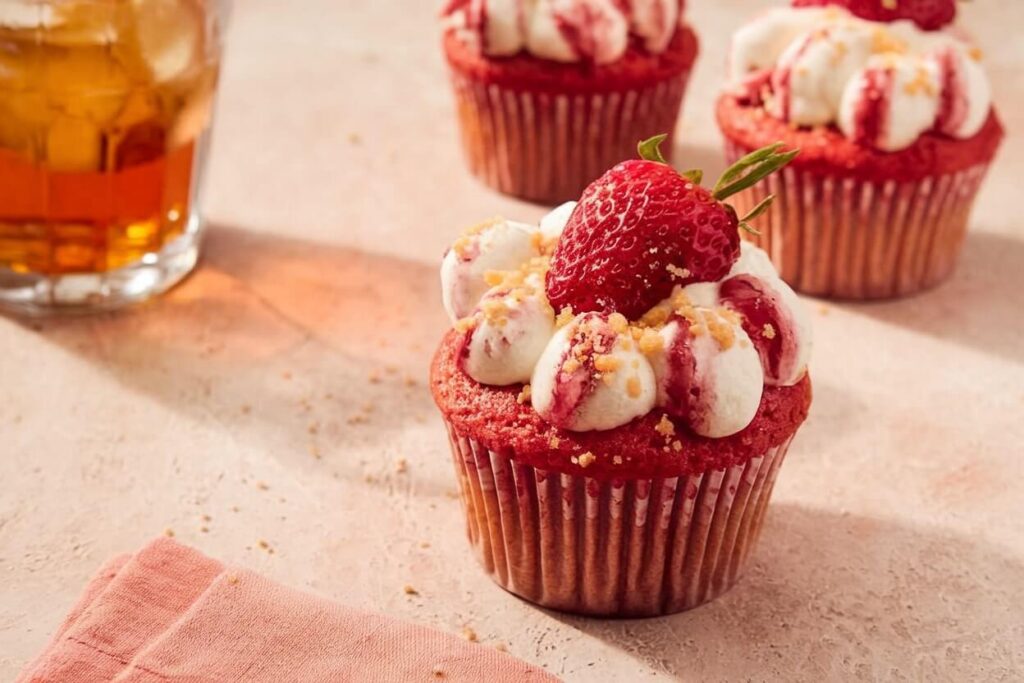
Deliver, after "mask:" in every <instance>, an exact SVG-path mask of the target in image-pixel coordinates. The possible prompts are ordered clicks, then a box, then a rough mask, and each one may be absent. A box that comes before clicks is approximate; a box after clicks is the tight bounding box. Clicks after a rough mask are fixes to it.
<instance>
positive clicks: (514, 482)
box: [448, 424, 792, 617]
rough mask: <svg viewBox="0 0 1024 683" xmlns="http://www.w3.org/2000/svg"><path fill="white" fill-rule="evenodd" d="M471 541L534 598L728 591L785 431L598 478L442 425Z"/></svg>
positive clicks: (608, 606)
mask: <svg viewBox="0 0 1024 683" xmlns="http://www.w3.org/2000/svg"><path fill="white" fill-rule="evenodd" d="M448 435H449V439H450V441H451V445H452V454H453V457H454V460H455V470H456V473H457V474H458V478H459V485H460V489H461V494H462V501H463V504H464V507H465V512H466V520H467V526H466V529H467V534H468V536H469V541H470V544H471V545H472V546H473V547H474V549H475V550H476V554H477V556H478V558H479V560H480V562H481V564H483V566H484V569H486V570H487V572H488V573H489V574H490V575H491V577H492V578H493V579H494V580H495V582H497V583H498V585H500V586H501V587H502V588H504V589H506V590H508V591H510V592H512V593H515V594H516V595H518V596H520V597H522V598H525V599H527V600H529V601H531V602H535V603H537V604H538V605H541V606H543V607H549V608H552V609H557V610H563V611H566V612H575V613H579V614H590V615H601V616H618V617H646V616H657V615H663V614H671V613H674V612H680V611H683V610H687V609H691V608H693V607H697V606H698V605H701V604H703V603H705V602H707V601H709V600H711V599H713V598H715V597H717V596H718V595H721V594H722V593H724V592H725V591H726V590H728V589H729V588H730V587H732V585H733V584H734V583H736V580H737V579H738V578H739V576H740V574H741V573H742V571H743V568H744V566H745V565H746V562H747V560H748V558H749V556H750V552H751V551H752V550H753V548H754V546H755V545H756V543H757V538H758V536H759V535H760V532H761V525H762V523H763V522H764V518H765V511H766V510H767V506H768V500H769V498H770V497H771V492H772V487H773V485H774V483H775V477H776V475H777V474H778V471H779V467H780V465H781V464H782V460H783V458H784V457H785V454H786V451H787V449H788V447H789V443H790V441H791V440H792V437H791V438H790V439H789V440H787V441H786V442H785V443H783V444H781V445H780V446H777V447H775V448H773V449H771V450H770V451H768V452H767V453H765V454H763V455H759V456H757V457H754V458H751V459H750V460H749V461H747V462H746V463H743V464H741V465H736V466H734V467H730V468H728V469H724V470H716V471H710V472H705V473H703V474H697V475H692V476H688V477H671V478H657V479H639V480H624V481H616V482H601V481H596V480H594V479H592V478H590V477H585V476H572V475H567V474H559V473H555V472H546V471H544V470H541V469H537V468H534V467H531V466H529V465H524V464H520V463H516V462H515V461H514V459H513V454H512V452H511V451H504V452H502V451H492V450H489V449H487V448H486V447H484V446H483V445H482V444H481V443H479V442H477V441H475V440H474V439H470V438H467V437H465V436H461V435H459V434H458V433H457V432H456V430H455V428H454V427H453V426H452V425H451V424H449V425H448Z"/></svg>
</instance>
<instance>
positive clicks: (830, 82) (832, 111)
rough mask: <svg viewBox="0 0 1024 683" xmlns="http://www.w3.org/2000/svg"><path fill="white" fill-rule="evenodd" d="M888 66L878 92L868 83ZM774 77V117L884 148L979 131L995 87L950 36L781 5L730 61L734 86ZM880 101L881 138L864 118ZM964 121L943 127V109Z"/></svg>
mask: <svg viewBox="0 0 1024 683" xmlns="http://www.w3.org/2000/svg"><path fill="white" fill-rule="evenodd" d="M949 51H952V52H953V55H954V58H953V59H952V60H951V61H953V63H954V69H955V74H956V77H955V78H950V79H946V78H943V71H942V69H943V67H942V66H941V64H942V61H943V55H944V54H945V53H948V52H949ZM877 69H885V70H887V71H888V72H890V73H891V75H892V78H891V80H892V85H891V87H889V88H886V90H885V92H884V93H882V94H881V95H879V93H878V92H869V89H866V88H865V87H864V86H865V84H866V83H867V81H866V74H867V73H868V72H869V70H877ZM764 74H768V76H769V78H768V83H769V84H770V92H769V93H768V94H767V96H766V102H765V106H766V109H767V110H768V112H769V113H771V114H772V115H773V116H775V117H776V118H780V119H782V120H785V121H788V122H790V123H794V124H796V125H800V126H820V125H832V124H835V125H837V126H838V127H839V129H840V130H841V131H842V132H843V133H844V135H846V136H847V137H850V138H852V139H854V140H857V141H858V142H860V143H862V144H868V145H871V146H874V147H877V148H878V149H881V150H884V151H897V150H900V149H905V148H906V147H909V146H910V145H912V144H913V143H914V142H915V141H916V140H917V139H918V138H919V137H920V136H921V135H922V134H924V133H927V132H930V131H939V132H942V133H945V134H947V135H951V136H953V137H956V138H968V137H971V136H973V135H975V134H976V133H977V132H978V131H979V130H980V129H981V127H982V126H983V125H984V124H985V121H986V120H987V119H988V115H989V111H990V109H991V105H992V93H991V86H990V84H989V82H988V79H987V77H986V75H985V73H984V71H983V70H982V68H981V66H980V65H979V64H978V62H977V60H976V59H975V57H974V56H972V51H971V49H970V46H968V45H967V44H965V43H964V42H963V41H962V40H961V39H960V38H959V37H956V36H953V35H951V34H948V33H941V32H934V31H932V32H928V31H922V30H920V29H919V28H918V27H917V26H916V25H915V24H914V23H913V22H911V21H897V22H893V23H891V24H882V23H878V22H872V21H867V20H864V19H860V18H857V17H855V16H853V15H851V14H850V13H848V12H847V11H846V10H844V9H840V8H837V7H829V8H824V9H823V8H779V9H775V10H772V11H770V12H767V13H765V14H764V15H762V16H760V17H759V18H757V19H755V20H754V21H753V22H751V23H750V24H747V25H746V26H744V27H743V28H741V29H740V30H739V31H737V32H736V34H735V35H734V36H733V42H732V47H731V52H730V58H729V76H730V82H731V86H732V88H734V89H735V90H736V92H738V93H746V92H748V91H749V84H750V83H751V82H752V81H753V82H756V81H758V80H759V78H761V77H762V76H763V75H764ZM879 97H881V98H882V99H883V101H881V103H880V104H879V105H878V106H879V107H880V115H881V120H880V121H881V122H880V124H879V125H878V126H876V127H877V128H878V129H879V134H878V135H877V136H876V139H874V140H870V139H864V136H863V131H858V125H857V119H858V112H861V111H862V110H863V109H864V108H865V107H872V106H874V105H875V103H876V101H877V100H878V99H879ZM950 101H954V102H957V103H958V104H957V106H958V107H960V109H959V111H961V112H964V113H963V115H961V116H957V117H954V119H953V121H954V125H942V118H941V117H942V113H943V109H942V107H943V103H944V102H947V103H948V102H950Z"/></svg>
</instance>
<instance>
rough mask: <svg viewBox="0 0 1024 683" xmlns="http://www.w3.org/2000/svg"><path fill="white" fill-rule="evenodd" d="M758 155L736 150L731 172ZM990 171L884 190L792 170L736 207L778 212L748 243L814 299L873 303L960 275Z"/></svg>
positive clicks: (740, 198) (762, 221)
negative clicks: (762, 206)
mask: <svg viewBox="0 0 1024 683" xmlns="http://www.w3.org/2000/svg"><path fill="white" fill-rule="evenodd" d="M750 151H751V150H749V149H745V148H743V147H740V146H738V145H736V144H734V143H732V142H727V143H726V156H727V157H728V158H729V161H730V163H732V162H734V161H736V160H737V159H739V158H740V157H742V156H743V155H745V154H747V153H749V152H750ZM987 171H988V163H987V162H986V163H982V164H978V165H976V166H972V167H970V168H967V169H965V170H962V171H959V172H957V173H950V174H946V175H939V176H934V177H928V178H924V179H923V180H914V181H911V182H896V181H894V180H890V181H887V182H883V183H878V182H870V181H862V180H858V179H855V178H844V177H840V176H836V177H831V176H822V175H819V174H815V173H804V172H801V171H800V170H798V169H796V168H793V167H789V168H784V169H783V170H782V171H781V172H779V173H775V174H773V175H771V176H769V177H768V178H767V179H766V180H765V181H763V182H761V183H758V184H757V185H755V186H754V187H753V188H751V189H749V190H746V191H745V192H742V193H740V194H739V195H737V196H736V197H734V198H732V199H731V200H730V201H731V202H732V203H733V205H734V207H735V208H736V211H737V213H738V214H740V215H743V214H744V213H746V212H747V211H749V210H750V209H752V208H753V207H754V206H755V205H756V204H757V203H758V202H759V201H761V200H762V199H764V197H765V196H766V195H768V194H769V193H770V194H774V195H775V202H774V203H773V204H772V206H771V207H770V208H769V210H768V211H767V212H766V213H765V214H764V215H763V216H762V217H760V218H759V219H758V221H757V228H758V230H759V231H760V233H761V234H760V235H759V236H757V235H745V237H746V238H747V239H749V240H751V241H753V242H754V243H755V244H757V245H758V246H759V247H761V248H762V249H764V250H765V251H767V252H768V254H769V256H771V259H772V262H774V263H775V267H776V268H778V270H779V274H780V275H782V278H783V279H784V280H785V281H786V282H788V283H789V284H790V285H792V286H793V288H794V289H796V290H797V291H800V292H803V293H804V294H810V295H812V296H823V297H834V298H839V299H851V300H868V299H890V298H895V297H900V296H907V295H909V294H914V293H916V292H919V291H922V290H925V289H928V288H930V287H933V286H935V285H938V284H939V283H941V282H942V281H944V280H946V279H947V278H948V277H949V276H950V275H951V274H952V273H953V270H954V269H955V267H956V263H957V259H958V257H959V254H960V250H961V248H962V246H963V241H964V237H965V236H966V234H967V225H968V220H969V218H970V214H971V208H972V206H973V205H974V198H975V196H976V195H977V193H978V189H979V187H980V186H981V182H982V180H983V179H984V177H985V174H986V172H987Z"/></svg>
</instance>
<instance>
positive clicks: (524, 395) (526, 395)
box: [516, 384, 533, 405]
mask: <svg viewBox="0 0 1024 683" xmlns="http://www.w3.org/2000/svg"><path fill="white" fill-rule="evenodd" d="M532 392H533V388H532V387H531V386H530V385H529V384H524V385H523V390H522V391H520V392H519V395H518V396H517V397H516V402H517V403H519V405H525V404H527V403H529V402H530V398H531V397H532V396H533V393H532Z"/></svg>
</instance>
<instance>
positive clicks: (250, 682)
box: [17, 538, 557, 683]
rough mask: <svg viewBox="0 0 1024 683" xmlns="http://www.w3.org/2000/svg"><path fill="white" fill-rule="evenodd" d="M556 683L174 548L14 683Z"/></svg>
mask: <svg viewBox="0 0 1024 683" xmlns="http://www.w3.org/2000/svg"><path fill="white" fill-rule="evenodd" d="M483 680H486V681H488V682H489V683H494V682H499V681H554V680H557V679H555V678H554V677H553V676H551V675H550V674H548V673H546V672H545V671H543V670H542V669H539V668H537V667H533V666H530V665H528V664H525V663H524V662H521V661H519V660H517V659H514V658H512V657H510V656H508V655H506V654H503V653H501V652H499V651H497V650H495V649H494V648H491V647H487V646H485V645H476V644H473V643H470V642H467V641H465V640H463V639H461V638H457V637H455V636H451V635H448V634H445V633H442V632H440V631H435V630H433V629H429V628H425V627H422V626H416V625H414V624H408V623H405V622H402V621H398V620H396V619H391V618H389V617H385V616H382V615H379V614H373V613H369V612H362V611H359V610H354V609H351V608H348V607H344V606H342V605H339V604H336V603H333V602H330V601H328V600H324V599H322V598H318V597H315V596H312V595H308V594H305V593H300V592H298V591H294V590H291V589H289V588H285V587H284V586H280V585H278V584H275V583H273V582H272V581H269V580H267V579H266V578H264V577H262V576H260V575H258V574H254V573H252V572H249V571H246V570H243V569H235V568H232V567H226V566H224V565H223V564H221V563H220V562H218V561H216V560H212V559H210V558H208V557H206V556H205V555H203V554H202V553H200V552H199V551H197V550H193V549H192V548H188V547H186V546H183V545H180V544H178V543H175V542H174V541H172V540H170V539H168V538H160V539H157V540H155V541H153V542H151V543H150V544H149V545H148V546H146V547H145V548H143V549H142V550H141V551H139V552H138V553H137V554H135V555H134V556H128V555H125V556H121V557H116V558H114V559H112V560H110V561H109V562H107V564H106V565H104V566H103V568H102V569H101V570H100V571H99V572H98V573H97V574H96V575H95V576H94V577H93V579H92V580H91V581H90V583H89V585H88V586H86V588H85V591H84V592H83V594H82V596H81V597H80V598H79V600H78V602H77V603H76V604H75V606H74V607H73V608H72V609H71V611H70V613H69V614H68V616H67V618H66V619H65V620H64V623H63V624H61V626H60V627H59V629H58V630H57V633H56V634H55V635H54V637H53V639H52V640H51V641H50V644H49V645H48V646H47V647H46V649H45V650H44V651H43V653H42V654H41V655H40V656H39V658H38V659H36V661H34V662H32V663H31V664H29V665H28V666H27V667H26V668H25V670H24V671H22V673H21V675H20V676H19V677H18V680H17V683H28V682H33V683H42V682H47V683H49V682H54V683H56V682H58V681H59V682H61V683H64V682H66V681H75V683H93V682H95V681H116V682H118V683H127V682H131V683H158V682H160V683H166V682H167V681H175V682H180V683H185V682H188V683H203V682H205V681H246V682H247V683H262V682H266V683H286V682H288V681H296V682H298V681H302V682H303V683H308V682H319V681H330V682H334V681H483Z"/></svg>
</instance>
